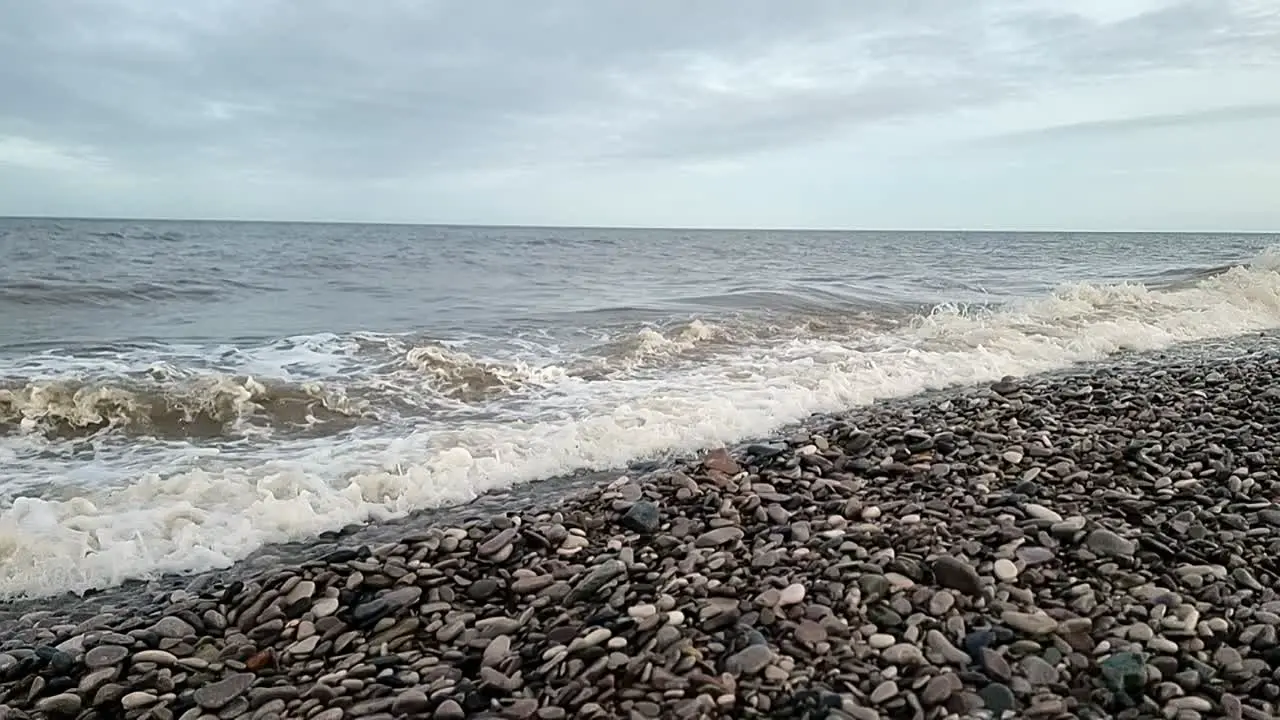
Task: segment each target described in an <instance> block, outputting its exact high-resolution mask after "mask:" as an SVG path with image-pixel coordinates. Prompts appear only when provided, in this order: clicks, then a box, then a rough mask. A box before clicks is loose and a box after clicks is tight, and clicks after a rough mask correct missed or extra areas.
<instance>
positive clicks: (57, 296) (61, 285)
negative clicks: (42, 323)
mask: <svg viewBox="0 0 1280 720" xmlns="http://www.w3.org/2000/svg"><path fill="white" fill-rule="evenodd" d="M221 294H222V291H221V290H219V289H218V288H216V287H210V286H207V285H200V284H197V283H191V284H183V285H181V286H173V285H168V284H161V283H152V282H134V283H128V284H123V285H117V284H113V285H103V284H95V283H85V282H82V281H78V280H77V281H70V280H69V281H66V282H62V281H53V280H28V281H22V282H14V283H8V284H4V285H0V305H4V304H10V305H39V306H47V305H58V306H63V307H66V306H75V305H118V304H122V303H130V302H156V301H163V300H177V299H196V300H201V299H210V298H216V297H218V296H219V295H221Z"/></svg>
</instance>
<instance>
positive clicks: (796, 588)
mask: <svg viewBox="0 0 1280 720" xmlns="http://www.w3.org/2000/svg"><path fill="white" fill-rule="evenodd" d="M801 600H804V586H803V585H801V584H800V583H792V584H790V585H788V586H786V587H785V588H783V589H782V592H781V593H780V594H779V595H778V604H779V605H781V606H782V607H786V606H788V605H795V604H796V603H798V602H800V601H801Z"/></svg>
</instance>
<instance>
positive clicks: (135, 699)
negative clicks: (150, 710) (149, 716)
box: [120, 691, 157, 710]
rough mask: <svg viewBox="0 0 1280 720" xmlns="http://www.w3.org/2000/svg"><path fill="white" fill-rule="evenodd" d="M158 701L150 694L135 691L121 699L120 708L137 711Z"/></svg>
mask: <svg viewBox="0 0 1280 720" xmlns="http://www.w3.org/2000/svg"><path fill="white" fill-rule="evenodd" d="M156 699H157V698H156V696H155V695H152V694H151V693H149V692H141V691H135V692H131V693H129V694H128V695H125V696H124V697H122V698H120V706H121V707H123V708H124V709H125V710H136V709H138V708H141V707H146V706H148V705H151V704H152V703H154V702H155V701H156Z"/></svg>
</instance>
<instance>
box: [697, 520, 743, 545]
mask: <svg viewBox="0 0 1280 720" xmlns="http://www.w3.org/2000/svg"><path fill="white" fill-rule="evenodd" d="M744 534H745V533H743V532H742V528H738V527H733V526H732V525H726V526H725V527H721V528H716V529H715V530H708V531H707V532H704V533H702V534H701V535H699V536H698V537H696V538H695V539H694V541H693V545H694V547H700V548H712V547H719V546H721V545H727V544H729V543H732V542H737V541H739V540H741V539H742V538H743V535H744Z"/></svg>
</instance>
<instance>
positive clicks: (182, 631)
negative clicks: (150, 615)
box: [151, 615, 196, 638]
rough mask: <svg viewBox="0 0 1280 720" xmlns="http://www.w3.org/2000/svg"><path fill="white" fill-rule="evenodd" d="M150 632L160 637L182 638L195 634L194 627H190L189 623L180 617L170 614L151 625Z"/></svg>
mask: <svg viewBox="0 0 1280 720" xmlns="http://www.w3.org/2000/svg"><path fill="white" fill-rule="evenodd" d="M151 632H153V633H155V634H157V635H159V636H160V637H162V638H184V637H191V636H192V635H195V634H196V629H195V628H193V627H191V623H188V622H187V621H186V620H183V619H182V618H180V617H173V616H172V615H170V616H168V617H165V618H161V620H160V621H159V622H157V623H156V624H155V625H152V626H151Z"/></svg>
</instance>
